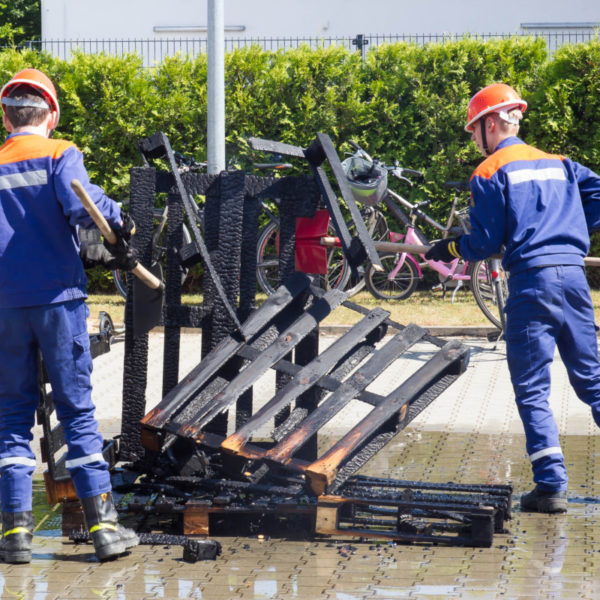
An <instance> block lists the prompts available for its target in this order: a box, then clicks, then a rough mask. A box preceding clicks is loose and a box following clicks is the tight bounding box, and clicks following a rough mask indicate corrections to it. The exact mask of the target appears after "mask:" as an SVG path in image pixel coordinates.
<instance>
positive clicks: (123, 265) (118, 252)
mask: <svg viewBox="0 0 600 600" xmlns="http://www.w3.org/2000/svg"><path fill="white" fill-rule="evenodd" d="M121 231H123V229H117V230H116V231H115V235H116V236H117V241H116V243H114V244H111V243H110V242H109V241H108V240H107V239H106V238H105V239H104V247H105V249H106V250H108V252H109V253H110V254H111V255H112V257H113V258H114V261H115V262H114V267H112V268H113V269H121V270H123V271H131V269H133V268H134V267H135V265H137V263H138V257H137V251H136V249H135V248H132V247H131V246H130V245H129V244H128V243H127V242H126V241H125V239H124V238H123V237H122V235H121ZM129 237H131V234H129Z"/></svg>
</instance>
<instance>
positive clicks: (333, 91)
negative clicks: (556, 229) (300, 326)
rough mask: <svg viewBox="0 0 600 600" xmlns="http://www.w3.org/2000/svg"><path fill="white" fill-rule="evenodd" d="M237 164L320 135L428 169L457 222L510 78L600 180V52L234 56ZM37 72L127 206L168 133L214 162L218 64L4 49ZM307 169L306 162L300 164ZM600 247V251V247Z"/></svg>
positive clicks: (537, 126)
mask: <svg viewBox="0 0 600 600" xmlns="http://www.w3.org/2000/svg"><path fill="white" fill-rule="evenodd" d="M225 61H226V65H225V78H226V119H227V125H226V131H227V144H228V146H227V156H228V159H230V160H231V162H232V163H235V164H237V165H239V166H240V167H241V168H247V167H249V165H250V164H251V163H252V162H253V161H255V160H257V159H258V160H261V159H264V157H263V156H260V155H255V154H254V153H253V152H252V151H251V149H250V148H249V147H248V145H247V138H248V137H250V136H258V137H265V138H269V139H274V140H279V141H283V142H287V143H291V144H295V145H301V146H305V145H307V144H309V143H310V142H311V140H312V139H314V135H315V133H316V132H317V131H323V132H325V133H328V134H329V135H330V136H331V137H332V139H333V142H334V144H335V146H336V147H337V148H338V150H339V151H340V153H341V152H343V151H344V150H349V149H350V148H349V146H347V145H344V142H346V141H347V140H349V139H355V140H356V141H358V142H359V143H360V144H361V145H363V146H364V147H365V148H366V149H367V150H368V151H369V152H370V153H371V154H372V155H374V156H377V157H379V158H381V159H382V160H384V161H387V162H391V161H393V160H394V159H397V160H398V161H399V162H400V164H401V165H402V166H406V167H412V168H416V169H420V170H423V171H424V172H425V173H426V183H425V184H424V185H423V186H419V189H417V190H415V191H414V192H413V198H414V199H424V198H429V199H432V200H433V202H432V207H431V212H432V214H433V215H434V216H435V217H437V218H438V219H441V220H444V218H445V215H446V213H447V210H448V204H449V201H450V198H449V196H448V194H447V193H446V192H444V191H443V189H442V187H441V184H442V182H443V181H445V180H448V179H464V178H467V177H468V176H469V175H470V173H471V171H472V170H473V168H474V167H475V165H476V164H477V163H478V162H479V161H480V160H481V157H480V156H479V153H478V151H477V149H476V148H475V146H474V144H473V143H470V142H469V137H468V134H466V133H465V132H464V131H463V126H464V122H465V114H466V107H467V103H468V100H469V98H470V97H471V95H472V94H473V93H474V92H475V91H477V90H478V89H479V88H481V87H482V86H484V85H487V84H489V83H492V82H494V81H505V82H507V83H509V84H511V85H513V86H515V87H516V88H517V89H518V90H519V92H520V93H521V94H522V95H523V97H524V98H525V99H526V100H527V101H528V102H529V109H528V111H527V112H526V113H525V119H524V121H523V128H522V135H523V137H524V139H525V140H526V141H527V142H529V143H532V144H534V145H538V146H539V147H541V148H544V149H547V150H549V151H553V152H561V153H565V154H567V155H569V156H570V157H572V158H573V159H575V160H579V161H581V162H583V163H584V164H586V165H588V166H589V167H591V168H592V169H595V170H596V171H600V96H599V95H598V89H600V42H599V41H598V40H594V41H592V42H588V43H585V44H578V45H567V46H563V47H561V48H560V49H558V50H557V51H556V52H555V53H554V55H553V56H552V57H549V56H548V53H547V50H546V45H545V43H544V41H543V40H541V39H540V40H535V39H533V38H521V37H514V38H509V39H504V40H490V41H482V40H475V39H471V38H465V39H461V40H455V41H446V42H444V43H436V44H428V45H425V46H419V45H416V44H411V43H394V44H385V45H382V46H378V47H376V48H373V49H372V50H370V51H369V52H368V54H367V58H366V60H365V61H364V62H363V61H362V60H361V57H360V53H358V52H350V51H348V50H345V49H344V48H341V47H329V48H320V49H316V50H313V49H309V48H308V47H301V48H298V49H294V50H287V51H276V52H274V51H265V50H262V49H261V48H259V47H247V48H243V49H238V50H235V51H233V52H230V53H228V54H227V55H226V58H225ZM25 66H35V67H38V68H40V69H42V70H44V71H45V72H47V73H48V75H49V76H50V77H51V78H53V80H54V81H55V83H56V85H57V88H58V93H59V99H60V103H61V109H62V117H61V123H60V125H59V128H58V131H57V135H59V136H61V137H65V138H67V139H71V140H72V141H74V142H75V143H76V144H77V145H78V146H79V147H80V148H81V149H82V150H83V152H84V153H85V155H86V165H87V167H88V170H89V172H90V176H91V178H92V180H94V181H95V182H96V183H98V184H99V185H102V186H103V187H104V188H105V189H106V190H107V192H108V193H109V194H110V195H111V196H112V197H114V198H116V199H123V198H125V197H126V196H127V192H128V190H127V188H128V182H129V169H130V168H131V167H132V166H135V165H139V164H141V163H140V159H139V156H138V153H137V145H136V140H137V139H138V138H140V137H143V136H146V135H151V134H152V133H155V132H156V131H159V130H162V131H165V132H166V133H167V135H168V136H169V138H170V139H171V143H172V145H173V147H174V148H175V149H176V150H179V151H180V152H182V153H184V154H188V155H191V156H193V157H195V158H196V159H198V160H203V159H205V157H206V103H207V100H206V74H207V64H206V56H205V55H201V56H198V57H196V58H189V57H184V56H176V57H173V58H168V59H166V60H164V61H163V62H162V63H160V64H158V65H157V66H156V67H155V68H152V69H148V68H144V67H143V66H142V61H141V59H140V58H139V57H137V56H135V55H129V56H125V57H112V56H106V55H83V54H78V55H75V56H74V58H73V59H72V60H71V61H70V62H65V61H61V60H58V59H55V58H53V57H52V56H50V55H47V54H40V53H36V52H33V51H29V50H25V51H17V50H8V51H4V52H2V53H0V80H1V81H5V80H7V79H8V78H9V77H10V76H11V75H12V74H13V73H14V72H15V71H17V70H18V69H20V68H23V67H25ZM298 168H299V169H301V168H302V165H301V163H298ZM599 250H600V249H599Z"/></svg>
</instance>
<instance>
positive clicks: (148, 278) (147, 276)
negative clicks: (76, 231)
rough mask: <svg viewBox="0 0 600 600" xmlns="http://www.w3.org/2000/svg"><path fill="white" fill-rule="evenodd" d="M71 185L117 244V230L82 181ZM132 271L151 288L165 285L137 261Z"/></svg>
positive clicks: (90, 212) (107, 235) (99, 226)
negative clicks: (112, 226)
mask: <svg viewBox="0 0 600 600" xmlns="http://www.w3.org/2000/svg"><path fill="white" fill-rule="evenodd" d="M71 187H72V188H73V191H74V192H75V193H76V194H77V197H78V198H79V199H80V200H81V203H82V204H83V206H84V207H85V209H86V210H87V211H88V213H89V215H90V217H92V220H93V221H94V223H96V225H97V226H98V229H99V230H100V232H101V233H102V235H103V236H104V237H105V238H106V239H107V240H108V243H109V244H115V243H116V242H117V236H116V234H115V232H114V231H113V230H112V229H111V228H110V225H109V224H108V221H107V220H106V219H105V218H104V215H103V214H102V213H101V212H100V210H99V209H98V207H97V206H96V205H95V204H94V202H93V200H92V199H91V198H90V197H89V195H88V193H87V192H86V191H85V189H84V187H83V186H82V185H81V182H80V181H79V180H78V179H73V180H71ZM131 272H132V273H133V274H134V275H135V276H136V277H138V278H139V279H141V280H142V281H143V282H144V283H145V284H146V285H147V286H148V287H149V288H152V289H153V290H157V289H159V288H162V287H164V286H163V283H162V281H161V280H160V279H158V277H156V276H155V275H153V274H152V273H150V271H148V269H146V268H145V267H143V266H142V265H140V263H137V264H136V265H135V267H133V269H131Z"/></svg>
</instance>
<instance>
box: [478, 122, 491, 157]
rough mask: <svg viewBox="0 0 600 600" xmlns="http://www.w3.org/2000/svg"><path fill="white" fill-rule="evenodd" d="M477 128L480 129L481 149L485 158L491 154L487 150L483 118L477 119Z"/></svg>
mask: <svg viewBox="0 0 600 600" xmlns="http://www.w3.org/2000/svg"><path fill="white" fill-rule="evenodd" d="M479 126H480V128H481V145H482V147H483V152H484V153H485V155H486V156H489V155H490V154H491V152H490V149H489V148H488V143H487V137H486V135H485V117H483V118H481V119H479Z"/></svg>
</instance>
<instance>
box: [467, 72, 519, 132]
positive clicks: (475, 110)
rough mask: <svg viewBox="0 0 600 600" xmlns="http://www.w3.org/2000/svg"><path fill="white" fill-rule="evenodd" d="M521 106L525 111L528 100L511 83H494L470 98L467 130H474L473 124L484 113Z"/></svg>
mask: <svg viewBox="0 0 600 600" xmlns="http://www.w3.org/2000/svg"><path fill="white" fill-rule="evenodd" d="M513 108H520V109H521V111H523V112H525V109H526V108H527V102H525V100H523V99H522V98H521V97H520V96H519V94H517V92H515V90H514V89H513V88H511V87H510V85H506V84H505V83H492V85H488V86H487V87H484V88H483V89H482V90H479V91H478V92H477V93H476V94H475V95H474V96H473V97H472V98H471V100H470V102H469V107H468V108H467V124H466V125H465V131H473V124H474V123H475V121H477V120H479V119H480V118H481V117H483V116H484V115H487V114H489V113H492V112H498V111H500V110H505V111H509V110H511V109H513Z"/></svg>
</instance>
